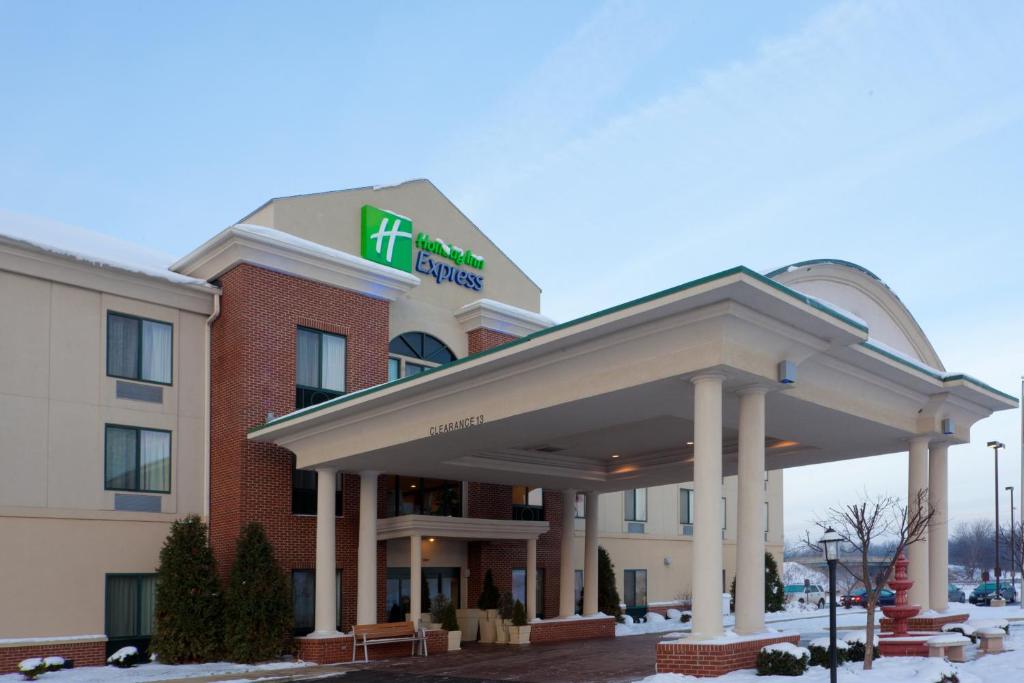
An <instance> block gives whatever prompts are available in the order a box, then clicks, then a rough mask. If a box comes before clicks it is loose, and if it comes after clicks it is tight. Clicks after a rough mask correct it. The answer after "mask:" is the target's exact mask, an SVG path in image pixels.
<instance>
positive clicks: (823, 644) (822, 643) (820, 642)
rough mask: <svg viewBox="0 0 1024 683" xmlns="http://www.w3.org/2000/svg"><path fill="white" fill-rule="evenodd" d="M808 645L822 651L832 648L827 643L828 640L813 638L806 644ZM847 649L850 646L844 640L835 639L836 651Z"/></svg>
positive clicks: (830, 644) (828, 642) (829, 643)
mask: <svg viewBox="0 0 1024 683" xmlns="http://www.w3.org/2000/svg"><path fill="white" fill-rule="evenodd" d="M808 645H810V646H811V647H820V648H822V649H823V650H827V649H829V648H830V647H832V643H831V642H830V641H829V639H828V638H815V639H814V640H812V641H811V642H810V643H808ZM849 649H850V644H849V643H848V642H846V641H845V640H840V639H838V638H837V639H836V650H849Z"/></svg>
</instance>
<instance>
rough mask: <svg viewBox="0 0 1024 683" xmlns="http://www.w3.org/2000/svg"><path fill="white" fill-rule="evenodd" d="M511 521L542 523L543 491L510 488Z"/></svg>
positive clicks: (528, 488) (516, 487) (522, 487)
mask: <svg viewBox="0 0 1024 683" xmlns="http://www.w3.org/2000/svg"><path fill="white" fill-rule="evenodd" d="M512 519H517V520H523V521H535V522H542V521H544V489H535V488H530V487H529V486H513V487H512Z"/></svg>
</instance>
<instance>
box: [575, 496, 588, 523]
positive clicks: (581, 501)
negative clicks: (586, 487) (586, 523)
mask: <svg viewBox="0 0 1024 683" xmlns="http://www.w3.org/2000/svg"><path fill="white" fill-rule="evenodd" d="M586 518H587V494H585V493H577V494H576V519H586Z"/></svg>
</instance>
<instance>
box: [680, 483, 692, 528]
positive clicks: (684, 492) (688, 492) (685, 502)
mask: <svg viewBox="0 0 1024 683" xmlns="http://www.w3.org/2000/svg"><path fill="white" fill-rule="evenodd" d="M679 523H680V524H693V489H679Z"/></svg>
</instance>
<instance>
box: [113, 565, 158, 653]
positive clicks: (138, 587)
mask: <svg viewBox="0 0 1024 683" xmlns="http://www.w3.org/2000/svg"><path fill="white" fill-rule="evenodd" d="M106 583H107V585H106V595H105V602H106V635H107V637H108V638H110V639H111V640H118V639H127V638H148V637H149V636H151V635H152V634H153V608H154V605H155V604H156V574H107V576H106Z"/></svg>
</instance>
